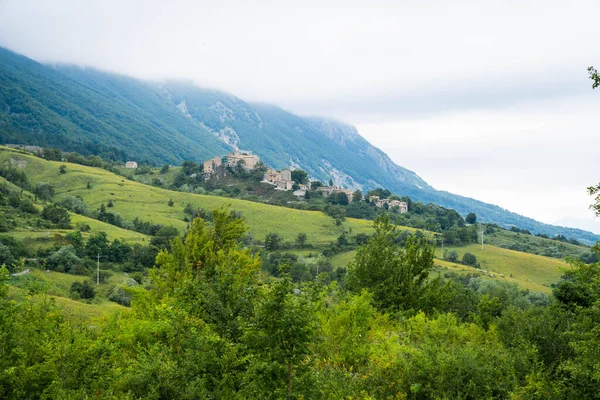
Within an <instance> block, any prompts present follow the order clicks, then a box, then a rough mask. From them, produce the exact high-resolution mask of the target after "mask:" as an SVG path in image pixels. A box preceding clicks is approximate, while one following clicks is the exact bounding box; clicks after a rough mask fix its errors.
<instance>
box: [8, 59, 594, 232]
mask: <svg viewBox="0 0 600 400" xmlns="http://www.w3.org/2000/svg"><path fill="white" fill-rule="evenodd" d="M0 143H24V144H33V145H35V144H37V145H41V146H53V147H59V148H61V149H63V150H67V151H77V152H80V153H83V154H100V155H102V156H107V157H111V158H113V159H120V160H125V159H126V158H130V159H133V160H136V161H138V162H144V161H147V162H151V163H154V164H159V163H173V164H175V163H180V162H181V161H183V160H185V159H188V160H194V161H202V160H205V159H207V158H209V157H213V156H216V155H223V154H226V153H227V152H228V151H230V150H231V148H233V147H235V146H237V147H239V148H240V149H242V150H251V151H253V152H254V153H256V154H258V155H259V156H260V157H261V159H262V160H263V161H265V163H267V164H269V165H271V166H273V167H276V168H283V167H288V166H295V167H301V168H303V169H305V170H307V171H308V172H309V174H310V175H311V176H313V177H315V178H317V179H320V180H323V181H328V180H329V179H333V180H334V182H335V183H336V184H339V185H343V186H346V187H353V188H362V189H371V188H375V187H384V188H387V189H389V190H391V191H392V192H394V193H397V194H399V195H403V196H410V197H411V198H413V199H415V200H418V201H423V202H433V203H436V204H439V205H442V206H445V207H449V208H454V209H456V210H457V211H459V212H460V213H463V214H466V213H468V212H471V211H474V212H476V213H477V215H478V217H479V219H480V220H482V221H491V222H496V223H498V224H500V225H503V226H509V225H516V226H518V227H520V228H525V229H529V230H530V231H532V232H534V233H537V232H544V233H547V234H550V235H556V234H562V235H565V236H568V237H574V238H576V239H578V240H583V241H585V242H587V243H592V242H595V241H596V240H598V239H600V236H598V235H594V234H592V233H590V232H585V231H582V230H579V229H571V228H562V227H557V226H552V225H546V224H542V223H540V222H537V221H534V220H533V219H530V218H526V217H523V216H520V215H518V214H515V213H511V212H509V211H507V210H504V209H502V208H500V207H498V206H494V205H490V204H486V203H483V202H480V201H477V200H474V199H470V198H465V197H462V196H458V195H454V194H451V193H447V192H440V191H437V190H435V189H434V188H432V187H431V186H429V185H428V184H427V183H426V182H425V181H423V179H421V178H420V177H419V176H418V175H417V174H415V173H414V172H412V171H409V170H407V169H405V168H402V167H400V166H398V165H396V164H395V163H394V162H392V161H391V159H390V158H389V157H388V156H387V155H386V154H385V153H384V152H382V151H381V150H379V149H377V148H376V147H374V146H372V145H371V144H370V143H369V142H367V141H366V140H365V139H364V138H363V137H362V136H360V135H359V133H358V132H357V130H356V128H354V127H352V126H349V125H346V124H343V123H339V122H336V121H331V120H327V119H323V118H313V117H311V118H307V117H300V116H297V115H294V114H292V113H289V112H287V111H285V110H282V109H281V108H279V107H276V106H272V105H266V104H255V103H247V102H244V101H242V100H240V99H238V98H237V97H235V96H232V95H230V94H227V93H223V92H219V91H215V90H207V89H201V88H199V87H197V86H194V85H193V84H190V83H184V82H163V83H161V84H159V83H153V82H143V81H139V80H136V79H133V78H129V77H124V76H120V75H115V74H111V73H106V72H102V71H98V70H94V69H83V68H79V67H73V66H65V65H61V66H54V67H49V66H44V65H41V64H39V63H36V62H35V61H33V60H30V59H28V58H26V57H23V56H20V55H16V54H14V53H12V52H10V51H8V50H3V49H0Z"/></svg>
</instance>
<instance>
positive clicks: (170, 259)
mask: <svg viewBox="0 0 600 400" xmlns="http://www.w3.org/2000/svg"><path fill="white" fill-rule="evenodd" d="M212 219H213V221H212V223H209V222H207V221H206V220H204V219H202V218H195V219H194V220H193V221H192V225H191V226H190V229H189V231H188V232H187V234H186V236H185V239H182V238H180V237H178V238H176V239H175V240H173V243H172V245H171V250H163V251H162V252H161V253H159V255H158V256H157V257H156V265H157V268H155V269H153V270H151V271H150V278H151V279H152V281H153V283H154V285H155V290H154V296H157V298H158V299H161V298H165V299H167V301H171V300H169V299H174V300H177V304H178V306H179V307H180V308H181V310H185V311H186V312H188V313H190V314H191V315H194V316H199V317H201V318H202V319H204V320H205V321H206V322H208V323H210V324H214V326H215V329H216V330H217V331H218V332H219V334H221V335H224V336H226V337H228V338H233V337H235V338H238V337H239V335H240V334H241V331H240V324H241V321H242V320H243V319H247V318H249V316H250V314H251V313H252V307H253V298H254V296H255V293H256V289H257V279H258V274H259V272H260V259H259V258H258V256H256V255H254V254H252V251H251V250H249V249H241V248H240V244H239V241H240V239H241V238H242V237H243V235H244V234H245V233H246V232H247V230H248V226H247V225H246V223H245V222H244V221H243V220H242V219H241V218H237V217H236V216H235V215H233V214H232V213H231V212H229V210H228V209H227V208H224V207H223V208H221V209H217V210H213V212H212Z"/></svg>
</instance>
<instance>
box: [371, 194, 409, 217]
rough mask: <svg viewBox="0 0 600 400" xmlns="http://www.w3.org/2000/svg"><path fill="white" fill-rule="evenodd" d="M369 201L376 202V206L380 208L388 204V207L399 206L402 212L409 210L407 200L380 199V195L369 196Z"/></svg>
mask: <svg viewBox="0 0 600 400" xmlns="http://www.w3.org/2000/svg"><path fill="white" fill-rule="evenodd" d="M369 202H370V203H373V204H375V206H376V207H379V208H384V207H385V205H386V204H387V206H388V208H392V207H398V211H399V212H400V214H404V213H405V212H408V203H407V202H405V201H400V200H390V199H380V198H379V196H369Z"/></svg>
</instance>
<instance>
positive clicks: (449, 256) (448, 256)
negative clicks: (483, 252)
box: [444, 250, 468, 262]
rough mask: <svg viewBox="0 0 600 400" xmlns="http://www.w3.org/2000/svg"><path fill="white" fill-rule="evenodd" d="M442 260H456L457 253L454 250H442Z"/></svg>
mask: <svg viewBox="0 0 600 400" xmlns="http://www.w3.org/2000/svg"><path fill="white" fill-rule="evenodd" d="M467 254H468V253H467ZM444 260H446V261H450V262H458V253H457V252H456V250H446V251H444Z"/></svg>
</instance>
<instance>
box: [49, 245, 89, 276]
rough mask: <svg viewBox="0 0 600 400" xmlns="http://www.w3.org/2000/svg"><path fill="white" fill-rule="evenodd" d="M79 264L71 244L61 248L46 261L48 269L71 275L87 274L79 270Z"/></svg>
mask: <svg viewBox="0 0 600 400" xmlns="http://www.w3.org/2000/svg"><path fill="white" fill-rule="evenodd" d="M81 264H82V262H81V259H80V258H79V257H77V252H76V250H75V248H74V247H73V245H71V244H69V245H67V246H63V247H61V248H60V249H58V250H57V251H55V252H54V253H53V254H52V255H51V256H50V257H48V258H47V260H46V266H47V268H48V269H51V270H53V271H58V272H68V273H71V274H77V273H85V272H87V271H85V270H82V269H80V266H81Z"/></svg>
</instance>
